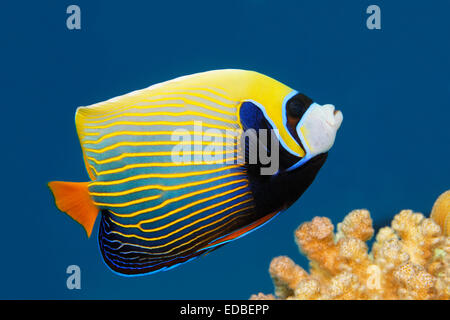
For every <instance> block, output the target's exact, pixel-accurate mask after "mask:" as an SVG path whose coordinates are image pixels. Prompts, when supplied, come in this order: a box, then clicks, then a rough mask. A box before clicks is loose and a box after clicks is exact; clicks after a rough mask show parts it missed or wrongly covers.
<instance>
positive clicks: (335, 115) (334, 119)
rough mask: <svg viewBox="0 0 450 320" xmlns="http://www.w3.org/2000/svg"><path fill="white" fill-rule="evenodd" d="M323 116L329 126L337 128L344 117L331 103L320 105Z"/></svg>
mask: <svg viewBox="0 0 450 320" xmlns="http://www.w3.org/2000/svg"><path fill="white" fill-rule="evenodd" d="M322 108H323V111H324V116H325V122H326V123H327V125H329V126H330V127H332V128H334V129H335V130H338V129H339V127H340V126H341V124H342V120H343V119H344V117H343V115H342V112H341V111H339V110H336V107H335V106H334V105H332V104H325V105H323V106H322Z"/></svg>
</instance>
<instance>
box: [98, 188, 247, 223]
mask: <svg viewBox="0 0 450 320" xmlns="http://www.w3.org/2000/svg"><path fill="white" fill-rule="evenodd" d="M239 182H247V179H241V180H235V181H229V182H226V183H223V184H220V185H216V186H213V187H209V188H205V189H201V190H197V191H193V192H189V193H186V194H183V195H182V196H178V197H175V198H171V199H168V200H165V201H163V202H162V203H160V204H159V205H157V206H154V207H150V208H146V209H143V210H148V212H150V211H155V210H157V209H161V208H164V207H165V206H166V205H167V204H169V203H173V202H176V201H178V200H183V199H187V198H190V197H193V196H196V195H199V194H203V193H207V192H209V191H212V190H217V189H220V188H223V187H227V186H230V185H233V184H236V183H239ZM155 197H158V198H159V196H150V197H145V198H140V199H136V200H132V201H127V202H124V203H99V202H94V204H95V205H97V206H104V207H109V208H111V207H113V208H123V207H127V206H131V205H133V204H137V203H142V202H146V201H151V200H154V198H155ZM177 210H178V209H177ZM154 219H156V218H154ZM158 220H160V219H158Z"/></svg>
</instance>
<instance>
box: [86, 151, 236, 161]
mask: <svg viewBox="0 0 450 320" xmlns="http://www.w3.org/2000/svg"><path fill="white" fill-rule="evenodd" d="M234 152H235V150H225V151H218V152H216V151H190V152H184V151H179V152H174V151H155V152H130V153H128V152H125V153H122V154H121V155H118V156H116V157H112V158H107V159H103V160H97V159H95V158H92V157H86V159H88V160H90V161H93V162H94V163H95V164H105V163H111V162H114V161H118V160H122V159H123V158H130V157H156V156H172V155H179V156H187V155H189V156H193V155H220V154H223V155H225V154H229V153H234Z"/></svg>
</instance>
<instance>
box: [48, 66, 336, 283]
mask: <svg viewBox="0 0 450 320" xmlns="http://www.w3.org/2000/svg"><path fill="white" fill-rule="evenodd" d="M342 120H343V115H342V112H341V111H338V110H335V107H334V106H333V105H330V104H326V105H320V104H318V103H316V102H314V101H313V100H312V99H311V98H309V97H308V96H306V95H305V94H303V93H300V92H298V91H296V90H294V89H291V88H290V87H288V86H287V85H285V84H283V83H281V82H279V81H277V80H275V79H273V78H271V77H269V76H266V75H263V74H261V73H258V72H255V71H249V70H239V69H223V70H213V71H207V72H201V73H196V74H192V75H188V76H182V77H179V78H176V79H173V80H169V81H166V82H162V83H159V84H155V85H152V86H150V87H148V88H145V89H141V90H137V91H133V92H130V93H128V94H125V95H122V96H118V97H115V98H112V99H109V100H107V101H104V102H100V103H95V104H92V105H89V106H84V107H79V108H77V111H76V115H75V124H76V130H77V133H78V138H79V140H80V144H81V149H82V154H83V159H84V163H85V166H86V170H87V173H88V176H89V178H90V181H87V182H64V181H52V182H49V183H48V186H49V188H50V190H51V192H52V193H53V196H54V200H55V205H56V207H57V208H58V209H59V210H60V211H62V212H65V213H67V214H68V215H69V216H70V217H72V218H73V219H74V220H75V221H77V222H78V223H80V224H81V225H82V226H83V228H84V230H85V231H86V234H87V236H88V237H90V236H91V234H92V231H93V228H94V225H95V222H96V220H97V216H99V215H100V221H99V227H98V228H99V229H98V244H99V248H100V251H101V254H102V258H103V261H104V262H105V264H106V265H107V266H108V267H109V269H111V270H112V271H113V272H115V273H117V274H119V275H124V276H138V275H147V274H151V273H154V272H157V271H163V270H170V269H172V268H174V267H176V266H179V265H181V264H184V263H186V262H188V261H191V260H193V259H195V258H197V257H199V256H203V255H206V254H208V253H209V252H211V251H214V250H216V249H218V248H220V247H222V246H223V245H225V244H227V243H229V242H231V241H234V240H236V239H239V238H241V237H243V236H245V235H247V234H249V233H250V232H252V231H254V230H256V229H259V228H260V227H262V226H263V225H265V224H266V223H268V222H269V221H271V220H272V219H273V218H274V217H276V216H277V215H278V214H280V212H283V211H285V210H286V209H287V208H289V207H290V206H291V205H292V204H293V203H294V202H295V201H296V200H297V199H298V198H299V197H300V196H301V195H302V194H303V193H304V191H305V190H306V189H307V188H308V187H309V186H310V184H311V183H312V182H313V180H314V179H315V177H316V175H317V173H318V171H319V170H320V168H321V167H322V166H323V164H324V162H325V160H326V158H327V155H328V151H329V150H330V148H331V147H332V146H333V144H334V141H335V137H336V133H337V130H338V129H339V127H340V125H341V123H342Z"/></svg>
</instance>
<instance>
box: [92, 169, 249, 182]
mask: <svg viewBox="0 0 450 320" xmlns="http://www.w3.org/2000/svg"><path fill="white" fill-rule="evenodd" d="M241 166H242V165H231V166H226V167H221V168H217V169H211V170H202V171H193V172H185V173H148V174H141V175H136V176H132V177H128V178H124V179H120V180H114V181H93V182H92V183H90V184H89V186H107V185H115V184H121V183H124V182H128V181H133V180H139V179H148V178H185V177H192V176H197V175H204V174H210V173H216V172H220V171H225V170H229V169H234V168H238V167H241Z"/></svg>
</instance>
